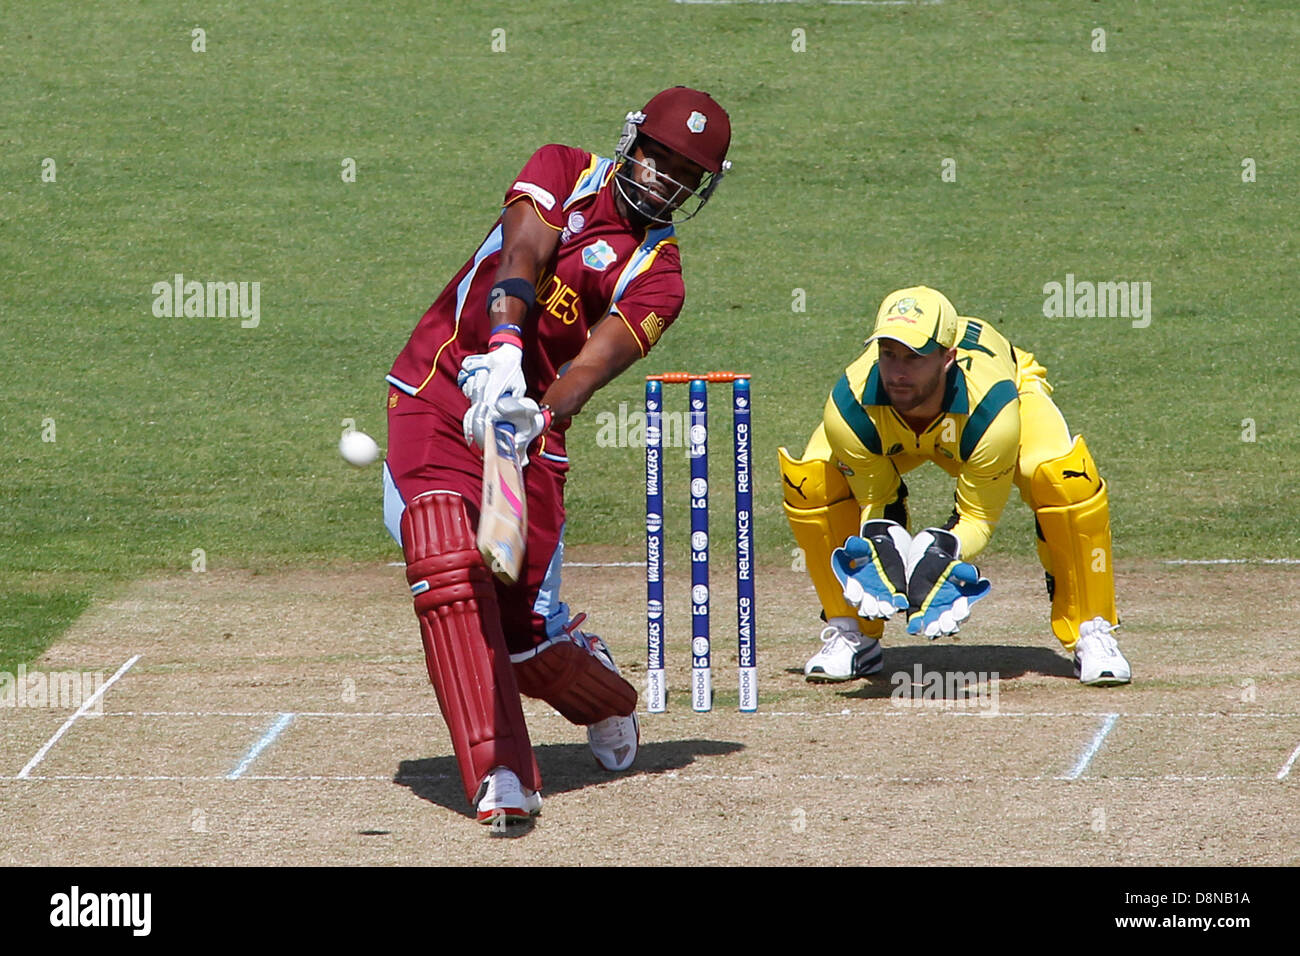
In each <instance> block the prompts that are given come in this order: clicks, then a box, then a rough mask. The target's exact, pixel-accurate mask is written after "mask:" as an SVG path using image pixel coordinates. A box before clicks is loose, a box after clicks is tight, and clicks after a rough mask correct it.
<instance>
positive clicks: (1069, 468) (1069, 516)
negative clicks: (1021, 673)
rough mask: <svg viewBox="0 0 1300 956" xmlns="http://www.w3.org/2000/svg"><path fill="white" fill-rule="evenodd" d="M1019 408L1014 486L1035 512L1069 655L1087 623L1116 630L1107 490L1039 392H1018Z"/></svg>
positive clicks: (1055, 622)
mask: <svg viewBox="0 0 1300 956" xmlns="http://www.w3.org/2000/svg"><path fill="white" fill-rule="evenodd" d="M1044 384H1045V383H1044ZM1020 406H1021V409H1020V418H1021V435H1020V446H1021V451H1020V463H1019V467H1018V468H1017V474H1016V486H1017V487H1018V488H1019V489H1020V495H1021V497H1022V498H1024V500H1025V502H1026V503H1027V504H1029V506H1030V507H1031V508H1032V509H1033V511H1034V520H1035V522H1036V524H1037V529H1038V535H1039V536H1038V555H1039V559H1040V560H1041V561H1042V564H1043V568H1044V570H1046V571H1047V573H1048V574H1049V575H1050V576H1051V580H1052V582H1053V590H1052V633H1054V634H1055V635H1056V637H1057V639H1058V640H1059V641H1060V642H1061V644H1062V645H1063V646H1064V647H1065V649H1066V650H1067V651H1068V650H1073V648H1074V645H1075V642H1076V641H1078V639H1079V628H1080V627H1081V626H1082V625H1083V624H1084V623H1085V622H1087V621H1091V620H1092V619H1093V618H1095V617H1102V618H1105V619H1106V621H1107V622H1109V623H1110V624H1118V623H1119V616H1118V612H1117V611H1116V608H1115V571H1114V568H1113V566H1112V561H1111V538H1110V506H1109V501H1108V497H1107V488H1106V482H1105V481H1104V480H1103V479H1102V477H1101V475H1100V474H1099V473H1098V471H1097V465H1096V462H1094V461H1093V460H1092V455H1091V454H1089V452H1088V446H1087V445H1086V444H1084V441H1083V438H1082V437H1076V438H1074V439H1073V440H1072V441H1071V439H1070V435H1069V430H1068V429H1067V428H1066V425H1065V419H1064V418H1062V417H1061V413H1060V411H1058V410H1057V408H1056V405H1055V404H1054V403H1053V402H1052V400H1051V399H1050V398H1048V397H1047V394H1046V390H1045V389H1044V388H1042V387H1030V388H1024V387H1023V386H1022V390H1021V393H1020Z"/></svg>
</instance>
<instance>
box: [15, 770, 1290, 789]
mask: <svg viewBox="0 0 1300 956" xmlns="http://www.w3.org/2000/svg"><path fill="white" fill-rule="evenodd" d="M16 779H17V778H16V777H3V778H0V783H13V782H14V781H15V780H16ZM229 779H230V778H229V777H227V776H211V775H208V776H182V775H173V774H51V775H49V776H39V775H38V776H35V777H28V778H26V781H25V782H28V783H34V782H47V783H50V782H53V783H59V782H63V783H78V782H80V783H218V782H224V781H226V780H229ZM239 779H240V780H241V781H243V782H249V781H253V782H260V783H397V784H401V783H405V782H407V781H417V780H418V781H441V780H459V779H460V778H459V776H457V775H456V774H446V773H435V774H397V773H389V774H333V775H331V774H301V775H296V776H295V775H288V774H284V775H281V774H263V775H258V774H246V775H245V776H243V777H240V778H239ZM787 779H790V780H802V781H818V782H828V783H834V782H836V781H842V782H845V783H874V784H900V783H905V784H945V785H946V784H958V783H1061V782H1065V779H1066V778H1064V777H1061V776H1055V775H1051V774H1039V775H1038V776H1034V777H1019V776H1017V777H1011V776H1003V775H1001V774H990V775H988V776H971V775H967V774H962V775H959V776H935V777H917V776H902V777H899V776H894V777H891V776H888V775H884V774H881V775H878V776H873V775H870V774H832V773H828V774H809V773H805V774H795V775H793V776H791V777H783V776H780V775H777V774H728V773H681V772H679V771H675V770H667V771H657V772H656V771H652V770H647V771H645V772H642V773H635V772H634V773H630V774H626V775H624V776H621V777H612V778H610V779H609V780H608V781H606V782H604V783H603V784H602V786H614V785H619V786H627V785H630V784H634V783H644V784H650V785H654V784H656V783H659V782H662V781H669V782H671V783H717V782H720V781H721V782H727V781H735V782H745V783H754V782H761V781H773V782H777V783H780V782H781V781H783V780H787ZM1270 780H1271V778H1270V777H1268V776H1253V777H1252V776H1246V775H1240V776H1223V775H1208V774H1206V775H1185V774H1164V775H1162V776H1158V777H1142V776H1134V775H1114V774H1110V775H1107V776H1105V777H1089V778H1087V779H1086V780H1083V781H1071V782H1077V783H1091V784H1113V783H1146V784H1160V783H1168V784H1182V783H1232V784H1238V785H1240V784H1242V783H1260V784H1263V783H1269V785H1270V786H1271V783H1270ZM543 792H545V791H543Z"/></svg>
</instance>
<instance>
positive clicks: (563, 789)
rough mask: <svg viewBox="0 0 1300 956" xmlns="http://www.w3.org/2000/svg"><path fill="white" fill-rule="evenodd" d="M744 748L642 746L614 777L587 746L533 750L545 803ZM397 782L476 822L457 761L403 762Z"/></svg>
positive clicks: (727, 744)
mask: <svg viewBox="0 0 1300 956" xmlns="http://www.w3.org/2000/svg"><path fill="white" fill-rule="evenodd" d="M643 719H644V718H643ZM643 726H644V725H643ZM643 732H644V731H643ZM744 746H745V745H744V744H741V743H738V742H735V741H728V740H665V741H660V742H657V743H642V744H641V746H640V748H639V750H638V752H637V757H636V764H635V765H634V766H633V767H632V769H631V770H628V771H625V772H623V773H609V772H608V771H606V770H602V769H601V768H600V767H598V766H597V765H596V761H595V759H594V758H593V757H592V756H591V749H590V748H589V747H588V746H587V745H586V744H585V743H581V744H539V745H537V746H535V747H534V748H533V750H534V752H535V753H536V754H537V765H538V767H540V768H541V771H542V797H543V798H545V797H547V796H549V795H551V794H557V793H567V792H569V791H570V790H581V789H582V788H583V787H589V786H593V785H595V784H601V783H609V781H611V780H616V779H618V778H619V777H630V776H636V775H638V774H653V773H667V772H670V771H674V770H681V769H683V768H685V767H689V766H690V765H691V764H693V763H694V762H695V760H696V758H697V757H720V756H724V755H726V754H732V753H736V752H737V751H739V750H743V749H744ZM393 783H396V784H399V785H401V786H403V787H407V788H408V789H409V790H410V791H411V792H412V793H413V794H415V795H416V796H417V797H419V798H420V799H421V800H428V801H429V802H430V803H436V804H438V806H440V807H446V808H447V809H448V810H452V811H455V812H456V813H459V814H461V815H462V816H465V817H468V818H470V819H473V817H474V810H473V808H472V807H471V806H470V805H469V803H468V802H466V800H465V791H464V790H463V789H461V784H460V770H459V769H458V767H457V764H456V758H455V757H453V756H446V757H425V758H423V759H420V760H403V761H402V762H401V763H400V764H399V765H398V767H397V773H396V774H394V775H393Z"/></svg>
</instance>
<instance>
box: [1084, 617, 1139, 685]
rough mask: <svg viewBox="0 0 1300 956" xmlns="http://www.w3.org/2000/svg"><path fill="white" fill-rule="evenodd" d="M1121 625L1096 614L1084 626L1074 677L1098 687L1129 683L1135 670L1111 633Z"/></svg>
mask: <svg viewBox="0 0 1300 956" xmlns="http://www.w3.org/2000/svg"><path fill="white" fill-rule="evenodd" d="M1118 626H1119V625H1118V624H1112V623H1110V621H1108V620H1106V619H1105V618H1104V617H1094V618H1093V619H1092V620H1091V621H1085V622H1084V623H1083V624H1082V625H1081V626H1080V628H1079V640H1078V642H1077V643H1076V644H1075V645H1074V676H1075V677H1077V678H1079V683H1081V684H1088V685H1089V686H1094V687H1095V686H1105V685H1108V684H1127V683H1128V682H1129V681H1131V680H1132V679H1133V669H1132V668H1131V667H1129V663H1128V660H1127V658H1125V657H1124V655H1123V654H1121V653H1120V650H1119V645H1118V644H1116V643H1115V638H1113V637H1111V636H1110V632H1111V631H1113V630H1115V628H1117V627H1118Z"/></svg>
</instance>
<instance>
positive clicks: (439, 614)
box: [384, 86, 731, 825]
mask: <svg viewBox="0 0 1300 956" xmlns="http://www.w3.org/2000/svg"><path fill="white" fill-rule="evenodd" d="M730 141H731V123H730V120H729V118H728V117H727V114H726V112H725V111H724V110H723V109H722V107H721V106H719V105H718V103H717V102H716V101H715V100H714V99H713V98H712V97H711V96H709V95H708V94H707V93H704V92H702V91H700V90H694V89H689V88H687V87H680V86H679V87H673V88H672V89H668V90H664V91H663V92H661V93H659V94H657V95H656V96H654V97H652V98H651V99H650V101H649V102H648V103H646V105H645V107H644V108H643V109H640V110H636V111H634V112H631V113H629V114H627V118H626V120H625V122H624V124H623V127H622V136H621V137H620V138H619V140H618V144H617V145H616V146H615V149H614V155H613V157H612V158H603V157H601V156H598V155H595V154H594V153H590V152H588V151H587V150H585V149H579V148H575V147H570V146H563V145H560V144H554V143H553V144H550V145H547V146H543V147H541V148H540V149H538V150H537V151H536V152H534V153H533V155H532V157H531V158H530V159H529V160H528V161H527V162H526V163H525V164H524V167H523V169H522V170H521V171H520V173H519V174H518V176H516V177H515V179H514V180H513V181H512V182H511V184H510V186H509V187H508V188H507V190H506V193H505V198H504V200H503V202H502V205H501V209H500V212H499V214H498V215H497V218H496V221H495V222H494V223H493V225H492V227H491V229H490V230H489V231H488V233H487V235H486V236H485V237H484V239H483V241H482V242H481V243H480V244H479V246H478V248H477V250H476V251H475V252H474V254H473V255H472V256H471V257H470V258H469V259H468V260H467V261H466V262H465V264H464V265H463V266H462V267H461V268H460V270H459V271H458V272H457V273H456V275H455V276H454V277H453V278H452V279H451V281H450V282H449V283H448V284H447V286H446V287H445V288H444V289H443V291H442V293H441V294H440V295H439V296H438V298H437V299H436V300H435V301H434V303H433V305H431V306H430V307H429V309H428V310H427V311H426V312H425V314H424V316H423V318H421V319H420V321H419V323H418V324H417V325H416V327H415V330H414V331H413V332H412V333H411V337H410V339H409V340H408V341H407V344H406V347H405V348H403V349H402V351H401V353H400V354H399V355H398V357H397V359H396V361H395V362H394V363H393V367H392V371H391V372H390V373H389V375H388V376H387V380H388V383H389V385H390V390H389V396H388V456H387V459H386V461H385V462H384V520H385V524H386V525H387V527H388V529H389V531H390V532H391V534H392V535H393V537H394V539H395V540H396V541H397V542H398V543H399V544H400V545H401V547H402V551H403V554H404V556H405V558H406V578H407V582H408V584H409V585H410V591H411V597H412V599H413V601H414V606H415V614H416V618H417V619H418V621H419V626H420V637H421V642H422V644H423V647H424V656H425V664H426V666H427V668H428V672H429V679H430V681H431V682H432V683H433V687H434V691H435V693H436V694H437V697H438V704H439V707H440V709H441V711H442V715H443V718H444V719H445V721H446V723H447V729H448V732H449V734H450V737H451V744H452V749H453V750H454V751H455V754H456V761H457V766H458V767H459V770H460V776H461V783H462V785H463V787H464V792H465V797H466V799H467V800H469V801H470V802H471V803H472V804H473V805H474V807H475V813H476V816H477V819H478V821H479V822H480V823H485V824H493V825H495V824H497V823H501V824H502V825H505V824H509V823H527V822H528V821H530V820H531V818H532V817H533V816H535V815H536V814H537V813H538V812H540V810H541V804H542V798H541V794H540V790H541V785H542V784H541V772H540V769H539V767H538V765H537V760H536V758H535V756H534V753H533V748H532V743H531V740H530V738H529V733H528V726H527V723H526V722H525V719H524V712H523V705H522V702H521V700H520V694H523V695H525V696H528V697H532V698H535V699H538V700H542V701H545V702H546V704H547V705H549V706H550V707H551V708H553V709H554V710H555V711H556V712H558V713H559V714H561V715H562V716H564V717H565V718H566V719H568V720H569V721H570V722H572V723H574V724H577V725H580V726H585V727H586V728H587V741H588V744H589V745H590V747H591V752H592V755H593V757H594V758H595V759H596V761H597V762H598V763H599V764H600V766H602V767H604V768H605V769H607V770H611V771H621V770H626V769H628V768H629V767H630V766H631V765H632V762H633V761H634V760H635V759H636V753H637V746H638V741H639V733H640V728H639V724H638V720H637V716H636V702H637V693H636V689H635V688H634V687H633V686H632V685H631V684H630V683H628V681H627V680H626V679H625V678H624V677H623V676H622V675H621V674H620V672H619V669H618V667H617V665H615V663H614V659H613V657H612V656H611V654H610V652H609V648H608V646H607V645H606V644H605V642H604V641H602V640H601V639H600V638H599V637H597V636H596V635H594V634H588V633H586V632H585V631H583V630H582V629H581V628H580V627H579V624H580V623H581V621H582V616H575V617H570V615H569V608H568V605H567V604H566V603H565V602H564V601H563V600H561V598H560V585H561V577H562V570H563V564H564V526H565V515H566V512H565V505H564V487H565V483H566V481H567V477H568V472H569V457H568V453H567V451H566V445H565V439H566V431H567V429H568V426H569V423H570V420H571V418H572V416H573V415H575V414H577V413H578V412H579V411H581V409H582V408H583V406H584V405H585V404H586V403H587V401H588V400H589V399H590V398H591V397H592V395H593V394H594V393H595V392H596V391H597V390H598V389H600V388H602V387H603V386H605V385H606V384H607V383H609V382H610V381H612V380H613V379H614V378H615V377H616V376H618V375H619V374H620V373H621V372H623V371H624V370H625V369H627V368H629V367H630V366H631V365H632V364H633V363H634V362H636V361H637V360H638V359H641V358H642V357H644V356H645V355H646V354H647V353H648V352H649V351H650V350H651V348H653V346H654V345H655V343H656V342H658V341H659V339H660V336H661V335H662V334H663V333H664V331H665V330H666V329H667V328H668V327H669V326H671V325H672V324H673V322H674V321H675V320H676V319H677V317H678V315H679V314H680V313H681V308H682V303H683V301H684V298H685V294H686V291H685V286H684V284H683V281H682V268H681V258H680V255H679V252H678V246H677V235H676V231H675V224H676V223H678V222H682V221H684V220H685V219H688V218H690V217H691V216H693V215H694V214H695V213H697V212H698V211H699V210H700V208H701V207H703V206H704V204H705V203H706V202H707V201H708V200H709V198H710V196H712V194H713V192H714V190H715V189H716V188H717V186H718V184H719V183H720V182H721V180H722V176H723V174H724V173H725V171H726V169H727V168H728V166H729V164H728V163H727V161H726V158H725V157H726V153H727V148H728V146H729V144H730ZM488 436H493V437H492V438H491V439H490V438H489V437H488ZM502 436H504V437H502ZM512 437H513V441H514V444H515V447H514V448H511V447H510V441H511V438H512ZM484 449H488V452H487V455H486V456H485V454H484V451H483V450H484ZM503 459H504V460H506V461H507V462H508V465H509V467H508V468H507V469H506V470H505V471H504V472H499V474H507V475H508V476H509V480H508V481H504V482H503V483H502V484H500V485H493V484H492V483H491V480H490V478H491V475H492V474H493V471H494V466H493V462H495V463H497V464H498V465H499V464H500V462H501V461H502V460H503ZM485 482H486V483H487V487H488V491H489V493H487V494H485V493H484V491H483V490H484V485H485ZM525 515H526V522H525V520H524V518H525ZM484 519H487V520H486V531H487V533H486V534H485V521H484ZM498 519H499V521H498ZM525 523H526V529H525V527H524V524H525ZM521 539H522V540H521ZM485 544H486V545H487V548H486V552H485ZM484 553H488V554H491V555H492V556H493V557H492V564H493V567H491V568H490V567H489V565H488V564H487V563H485V561H484V558H483V554H484ZM494 572H496V573H494Z"/></svg>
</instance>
